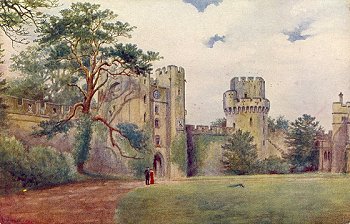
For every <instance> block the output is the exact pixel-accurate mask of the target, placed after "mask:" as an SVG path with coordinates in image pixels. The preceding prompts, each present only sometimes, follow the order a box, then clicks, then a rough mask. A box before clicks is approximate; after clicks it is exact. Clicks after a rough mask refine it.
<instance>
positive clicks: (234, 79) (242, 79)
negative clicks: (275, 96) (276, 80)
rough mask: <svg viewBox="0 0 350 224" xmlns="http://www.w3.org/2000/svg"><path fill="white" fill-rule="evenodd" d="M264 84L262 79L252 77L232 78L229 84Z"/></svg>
mask: <svg viewBox="0 0 350 224" xmlns="http://www.w3.org/2000/svg"><path fill="white" fill-rule="evenodd" d="M254 81H255V82H264V79H263V78H262V77H253V76H248V77H246V76H241V77H234V78H232V79H231V82H254Z"/></svg>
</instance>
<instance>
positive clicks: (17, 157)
mask: <svg viewBox="0 0 350 224" xmlns="http://www.w3.org/2000/svg"><path fill="white" fill-rule="evenodd" d="M0 168H1V169H2V170H4V171H5V172H8V173H10V174H11V175H12V176H13V177H14V178H16V179H17V180H19V181H21V182H22V185H23V186H24V187H35V186H46V185H53V184H58V183H65V182H68V181H71V180H73V179H74V178H75V174H74V171H73V161H72V159H71V158H70V157H69V155H68V154H64V153H60V152H57V151H56V150H54V149H53V148H50V147H34V148H32V149H31V150H29V151H27V150H25V148H24V146H23V145H22V144H21V143H20V142H19V141H18V140H16V139H15V138H14V137H11V138H8V137H0Z"/></svg>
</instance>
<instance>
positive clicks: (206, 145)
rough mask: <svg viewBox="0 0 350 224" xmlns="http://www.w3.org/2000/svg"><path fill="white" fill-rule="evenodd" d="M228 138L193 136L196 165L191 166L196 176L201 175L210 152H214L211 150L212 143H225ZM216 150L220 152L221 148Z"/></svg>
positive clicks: (204, 135)
mask: <svg viewBox="0 0 350 224" xmlns="http://www.w3.org/2000/svg"><path fill="white" fill-rule="evenodd" d="M226 138H227V136H219V135H206V134H203V135H195V136H193V144H194V148H195V150H194V153H193V155H192V156H194V158H193V161H194V164H191V165H192V166H194V167H193V169H194V170H196V172H195V174H198V173H201V170H202V169H203V168H204V165H205V164H204V162H205V161H206V158H207V157H208V153H209V150H212V149H211V148H210V145H212V143H224V142H225V140H226ZM214 150H220V151H221V147H219V148H217V149H214Z"/></svg>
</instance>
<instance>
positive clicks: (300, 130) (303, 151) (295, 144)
mask: <svg viewBox="0 0 350 224" xmlns="http://www.w3.org/2000/svg"><path fill="white" fill-rule="evenodd" d="M320 130H322V128H321V127H320V125H319V122H318V121H316V118H315V117H312V116H311V115H308V114H304V115H303V116H302V117H299V118H297V119H296V120H295V121H294V122H292V123H291V125H290V128H289V131H288V133H287V140H286V143H287V144H288V146H289V149H288V153H287V155H285V157H286V158H287V159H288V160H289V162H290V164H291V165H292V166H293V168H294V171H297V172H300V171H314V170H317V168H318V150H317V149H316V148H315V145H314V141H315V137H316V133H317V132H318V131H320Z"/></svg>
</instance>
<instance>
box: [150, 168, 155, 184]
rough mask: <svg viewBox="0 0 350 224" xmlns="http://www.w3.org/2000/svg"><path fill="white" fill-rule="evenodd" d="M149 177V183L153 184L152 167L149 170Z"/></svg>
mask: <svg viewBox="0 0 350 224" xmlns="http://www.w3.org/2000/svg"><path fill="white" fill-rule="evenodd" d="M149 177H150V184H154V172H153V170H152V169H151V170H150V171H149Z"/></svg>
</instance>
